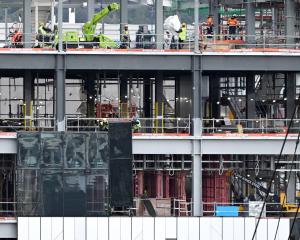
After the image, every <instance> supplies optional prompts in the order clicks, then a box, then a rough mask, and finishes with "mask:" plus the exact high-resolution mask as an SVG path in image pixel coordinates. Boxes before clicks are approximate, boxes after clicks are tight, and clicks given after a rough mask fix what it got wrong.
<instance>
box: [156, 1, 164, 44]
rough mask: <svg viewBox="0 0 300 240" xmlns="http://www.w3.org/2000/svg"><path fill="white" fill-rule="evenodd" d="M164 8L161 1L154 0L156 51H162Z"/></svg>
mask: <svg viewBox="0 0 300 240" xmlns="http://www.w3.org/2000/svg"><path fill="white" fill-rule="evenodd" d="M163 10H164V7H163V0H155V34H156V44H157V45H156V46H157V49H163V45H164V44H163V43H164V29H163V25H164V11H163Z"/></svg>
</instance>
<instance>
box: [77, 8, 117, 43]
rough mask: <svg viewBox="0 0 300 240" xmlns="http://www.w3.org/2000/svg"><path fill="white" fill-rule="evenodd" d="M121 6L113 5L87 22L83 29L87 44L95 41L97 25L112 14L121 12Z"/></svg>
mask: <svg viewBox="0 0 300 240" xmlns="http://www.w3.org/2000/svg"><path fill="white" fill-rule="evenodd" d="M119 9H120V5H119V4H118V3H111V4H109V5H108V6H107V7H105V8H103V9H102V10H101V11H100V12H99V13H96V14H95V15H94V17H93V18H92V19H91V20H90V21H88V22H86V23H85V24H84V25H83V27H82V33H83V35H84V37H85V39H86V41H87V42H91V41H93V39H94V34H95V31H96V26H97V23H99V22H100V21H101V19H103V18H104V17H105V16H107V15H108V14H109V13H110V12H112V11H115V10H119Z"/></svg>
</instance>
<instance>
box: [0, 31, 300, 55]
mask: <svg viewBox="0 0 300 240" xmlns="http://www.w3.org/2000/svg"><path fill="white" fill-rule="evenodd" d="M64 34H66V33H64ZM74 34H75V35H74ZM25 35H26V34H23V33H21V36H22V37H20V38H16V37H13V36H11V37H8V39H7V40H6V41H5V44H4V47H5V48H23V47H24V46H25V45H27V47H29V48H41V49H43V50H46V49H47V50H56V49H58V46H59V44H58V43H59V42H58V39H57V35H56V34H53V33H49V34H46V35H41V34H35V33H31V34H28V35H30V37H29V38H30V39H31V40H30V41H29V42H25V41H24V36H25ZM73 35H74V36H72V38H70V39H69V40H68V39H67V40H65V41H63V42H62V47H63V50H65V51H68V50H70V51H71V50H74V49H75V50H78V49H84V50H87V51H88V50H92V49H106V50H110V51H115V50H117V49H121V50H122V51H141V50H143V51H145V50H146V51H152V50H163V51H178V52H181V51H183V52H184V51H188V52H191V51H194V48H195V37H194V33H193V32H192V31H191V32H189V33H188V35H187V36H186V39H185V40H184V41H179V39H178V36H176V35H175V36H174V37H173V35H168V34H166V33H165V34H163V35H158V34H154V33H149V32H148V33H143V34H137V33H130V40H128V41H121V39H122V36H123V35H122V34H120V33H113V32H112V31H110V33H109V34H105V37H101V38H99V39H100V40H97V41H95V40H93V41H85V36H84V35H83V34H82V33H80V32H78V33H76V32H75V33H73ZM65 36H66V35H65ZM199 49H200V50H201V51H202V52H203V51H227V50H234V51H236V50H238V51H247V50H251V51H268V52H269V51H272V52H276V51H292V52H300V37H299V36H294V35H293V36H288V35H271V34H265V33H263V34H261V35H246V34H243V33H241V34H236V35H229V34H200V35H199Z"/></svg>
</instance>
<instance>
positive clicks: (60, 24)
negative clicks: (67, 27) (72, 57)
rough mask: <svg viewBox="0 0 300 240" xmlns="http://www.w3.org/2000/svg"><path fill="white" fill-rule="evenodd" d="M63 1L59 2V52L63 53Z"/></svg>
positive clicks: (59, 0)
mask: <svg viewBox="0 0 300 240" xmlns="http://www.w3.org/2000/svg"><path fill="white" fill-rule="evenodd" d="M62 1H63V0H58V13H57V15H58V21H57V22H58V26H57V27H58V51H60V52H61V51H63V46H62V27H63V2H62Z"/></svg>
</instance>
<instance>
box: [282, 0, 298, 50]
mask: <svg viewBox="0 0 300 240" xmlns="http://www.w3.org/2000/svg"><path fill="white" fill-rule="evenodd" d="M284 7H285V17H286V20H285V31H286V32H285V33H286V36H287V39H286V43H287V44H294V43H295V31H296V27H295V25H296V4H295V1H294V0H285V6H284ZM289 47H291V48H293V46H289Z"/></svg>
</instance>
